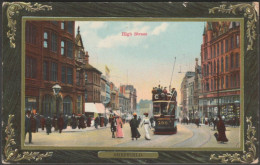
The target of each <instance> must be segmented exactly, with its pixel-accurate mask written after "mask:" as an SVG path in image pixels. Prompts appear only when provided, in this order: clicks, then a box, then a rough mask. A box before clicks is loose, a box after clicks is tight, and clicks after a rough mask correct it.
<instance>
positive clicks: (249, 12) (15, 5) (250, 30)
mask: <svg viewBox="0 0 260 165" xmlns="http://www.w3.org/2000/svg"><path fill="white" fill-rule="evenodd" d="M5 5H6V6H8V7H7V13H6V14H7V18H8V27H9V28H10V29H9V30H8V32H7V37H8V38H9V40H10V47H11V48H16V44H15V36H16V20H14V18H13V17H14V15H15V14H19V10H21V9H25V10H27V11H29V12H36V11H40V10H52V7H51V6H49V5H41V4H38V3H34V4H33V5H32V4H31V3H30V2H29V3H25V2H5V3H3V6H5ZM182 5H183V6H184V7H187V5H188V2H183V3H182ZM226 7H227V5H225V4H222V5H220V6H219V7H214V8H210V9H209V14H215V13H216V12H220V13H224V14H233V15H237V14H239V13H240V14H241V13H242V14H243V15H244V17H245V18H246V19H247V26H246V28H247V30H246V37H247V40H248V45H247V51H251V50H254V47H253V46H254V44H255V41H256V37H257V32H256V28H257V24H256V23H257V14H256V11H255V9H254V6H253V5H251V4H247V3H243V4H235V5H230V6H229V7H228V8H226ZM13 117H14V115H9V119H8V123H7V126H6V130H5V133H6V135H7V136H6V138H5V140H6V145H5V148H4V153H5V161H6V162H17V161H21V160H35V161H39V160H42V158H44V157H50V156H52V154H53V152H47V153H45V154H40V153H39V152H30V153H29V152H26V151H25V152H23V154H22V155H21V154H19V150H18V149H15V150H13V149H12V146H13V145H15V144H16V143H15V141H14V139H13V137H14V136H15V133H14V129H13V128H12V119H13ZM251 119H252V118H251V117H249V118H247V123H248V128H247V141H246V143H245V145H246V146H248V148H247V149H248V150H245V151H244V152H243V155H242V157H241V156H240V154H238V153H235V154H229V153H226V154H223V155H219V156H217V157H216V155H215V154H211V156H210V160H212V161H214V160H215V161H218V160H220V161H221V163H228V162H231V163H233V162H239V163H251V162H253V161H254V160H255V159H256V158H257V156H256V154H257V150H258V149H257V146H256V145H255V143H257V144H258V142H257V139H256V138H255V134H256V130H255V127H253V125H252V121H251Z"/></svg>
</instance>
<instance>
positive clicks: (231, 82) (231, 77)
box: [230, 75, 233, 88]
mask: <svg viewBox="0 0 260 165" xmlns="http://www.w3.org/2000/svg"><path fill="white" fill-rule="evenodd" d="M230 87H231V88H232V87H233V76H232V75H231V76H230Z"/></svg>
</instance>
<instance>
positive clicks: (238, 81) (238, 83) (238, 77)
mask: <svg viewBox="0 0 260 165" xmlns="http://www.w3.org/2000/svg"><path fill="white" fill-rule="evenodd" d="M237 86H238V87H240V74H239V73H238V74H237Z"/></svg>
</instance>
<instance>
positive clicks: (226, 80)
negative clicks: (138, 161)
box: [226, 76, 228, 89]
mask: <svg viewBox="0 0 260 165" xmlns="http://www.w3.org/2000/svg"><path fill="white" fill-rule="evenodd" d="M227 88H228V76H226V89H227Z"/></svg>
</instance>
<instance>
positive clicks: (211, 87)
mask: <svg viewBox="0 0 260 165" xmlns="http://www.w3.org/2000/svg"><path fill="white" fill-rule="evenodd" d="M210 86H211V87H210V89H211V91H212V90H213V79H211V85H210Z"/></svg>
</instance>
